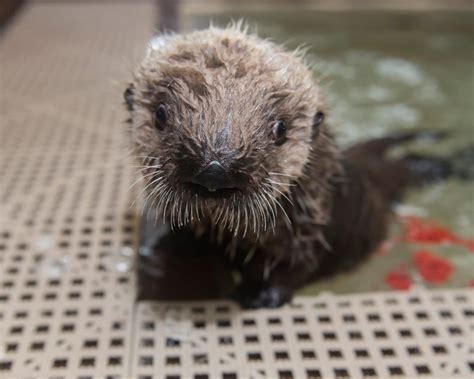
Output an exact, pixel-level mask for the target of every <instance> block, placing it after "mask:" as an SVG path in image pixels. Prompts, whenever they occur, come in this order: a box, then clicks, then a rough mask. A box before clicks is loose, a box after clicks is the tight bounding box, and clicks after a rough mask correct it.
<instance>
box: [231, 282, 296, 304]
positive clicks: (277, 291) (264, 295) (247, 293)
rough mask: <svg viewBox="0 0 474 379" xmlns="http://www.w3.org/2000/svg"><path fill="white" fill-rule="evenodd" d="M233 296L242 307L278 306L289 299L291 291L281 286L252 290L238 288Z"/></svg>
mask: <svg viewBox="0 0 474 379" xmlns="http://www.w3.org/2000/svg"><path fill="white" fill-rule="evenodd" d="M233 298H234V299H235V300H236V301H237V302H238V303H239V304H240V306H241V307H242V308H244V309H258V308H278V307H281V306H282V305H283V304H285V303H286V302H288V301H290V300H291V293H290V292H289V291H288V290H286V289H284V288H281V287H265V288H260V289H258V290H257V289H255V290H253V291H252V290H249V289H248V288H246V289H243V288H239V289H238V290H237V291H236V292H235V293H234V296H233Z"/></svg>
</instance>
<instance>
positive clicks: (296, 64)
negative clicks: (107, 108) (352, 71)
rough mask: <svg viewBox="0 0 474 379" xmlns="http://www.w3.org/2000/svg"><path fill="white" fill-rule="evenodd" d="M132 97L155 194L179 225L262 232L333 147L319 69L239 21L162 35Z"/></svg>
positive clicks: (139, 146) (139, 152) (136, 138)
mask: <svg viewBox="0 0 474 379" xmlns="http://www.w3.org/2000/svg"><path fill="white" fill-rule="evenodd" d="M125 100H126V103H127V107H128V109H129V110H130V112H131V136H132V140H133V145H134V152H135V155H136V156H138V157H139V159H140V160H141V163H142V165H143V170H142V172H143V173H144V176H145V178H146V187H145V188H146V189H145V192H146V194H147V198H148V200H150V201H151V202H152V203H153V205H154V206H155V207H157V208H158V209H159V212H161V213H162V214H163V216H164V218H165V219H166V220H167V221H169V222H170V223H171V224H172V225H175V226H181V225H186V224H192V223H195V222H197V221H198V220H199V219H203V218H206V219H207V220H208V221H210V222H211V223H214V224H215V225H221V226H225V227H227V228H228V229H230V230H233V231H235V232H237V231H238V230H244V233H245V232H246V231H247V228H248V229H249V230H253V232H255V233H257V234H258V233H259V232H261V231H263V230H265V229H267V228H269V227H270V226H271V225H272V224H274V223H275V221H276V220H277V219H278V218H279V217H280V216H279V212H282V211H283V209H282V202H284V201H286V200H285V199H286V198H290V197H291V194H290V192H291V189H292V186H294V185H295V183H297V182H298V180H300V179H301V178H302V177H303V176H304V174H305V170H306V167H307V166H308V164H309V161H310V160H311V158H314V157H315V156H317V153H318V151H317V150H318V149H319V147H321V151H323V150H324V140H325V138H324V135H325V134H326V132H325V125H324V122H323V121H324V112H325V110H324V104H323V99H322V96H321V94H320V92H319V87H318V86H317V85H316V84H315V83H314V82H313V79H312V75H311V72H310V70H309V69H308V68H307V67H306V66H305V64H304V62H303V60H302V59H301V58H300V57H299V56H298V54H295V53H289V52H286V51H284V50H283V49H282V48H281V47H279V46H278V45H276V44H274V43H271V42H268V41H265V40H261V39H259V38H258V37H256V36H254V35H250V34H248V33H246V31H241V30H240V28H239V27H231V28H228V29H218V28H210V29H208V30H205V31H199V32H194V33H191V34H188V35H171V36H163V37H157V38H155V39H153V40H152V41H151V42H150V44H149V46H148V51H147V54H146V57H145V59H144V61H143V62H142V64H141V66H140V68H139V70H138V71H137V72H136V74H135V79H134V81H133V83H132V84H131V85H130V86H129V87H128V88H127V90H126V91H125ZM283 217H284V216H283Z"/></svg>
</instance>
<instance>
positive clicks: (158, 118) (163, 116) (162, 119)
mask: <svg viewBox="0 0 474 379" xmlns="http://www.w3.org/2000/svg"><path fill="white" fill-rule="evenodd" d="M167 120H168V113H167V112H166V107H165V106H164V105H163V104H160V105H158V108H156V110H155V127H156V128H157V129H163V127H164V126H165V124H166V121H167Z"/></svg>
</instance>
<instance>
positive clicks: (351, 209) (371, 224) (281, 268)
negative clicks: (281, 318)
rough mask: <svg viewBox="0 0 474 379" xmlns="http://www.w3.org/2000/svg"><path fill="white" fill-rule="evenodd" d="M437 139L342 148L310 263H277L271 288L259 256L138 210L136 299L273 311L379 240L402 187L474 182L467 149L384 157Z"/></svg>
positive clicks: (419, 135)
mask: <svg viewBox="0 0 474 379" xmlns="http://www.w3.org/2000/svg"><path fill="white" fill-rule="evenodd" d="M444 137H445V134H444V133H430V132H411V133H405V134H399V135H393V136H388V137H384V138H379V139H374V140H370V141H367V142H363V143H359V144H356V145H355V146H352V147H350V148H348V149H347V150H345V151H344V154H343V156H344V168H345V174H346V176H345V178H344V180H342V181H338V180H335V181H334V190H333V196H334V203H333V210H332V217H331V221H330V222H329V223H328V224H327V225H326V227H325V231H324V235H325V242H324V243H322V244H321V246H319V250H321V254H320V259H319V261H318V262H317V266H315V265H312V264H301V263H300V264H296V265H289V264H279V265H276V266H275V267H272V268H271V270H272V281H271V283H270V282H268V281H267V280H265V278H264V276H262V272H264V271H265V270H266V267H265V257H264V254H260V252H259V251H256V252H255V253H254V254H253V255H252V257H251V258H250V259H249V258H248V255H247V252H245V251H238V252H237V254H236V255H235V256H234V257H233V258H232V259H230V258H229V257H228V255H226V254H224V251H223V250H224V248H223V247H222V246H225V245H226V244H225V243H224V244H217V243H214V242H212V241H213V238H211V236H209V235H208V234H204V235H201V236H200V237H196V235H195V234H194V233H193V232H192V231H191V230H189V229H187V228H181V229H175V230H173V231H172V230H171V229H170V227H169V226H168V225H165V224H159V225H157V224H156V222H155V220H156V218H155V217H154V216H155V215H154V214H153V209H150V210H149V212H144V214H147V215H148V217H144V218H143V222H142V230H141V233H142V235H141V244H140V254H139V257H138V279H139V294H138V298H139V300H145V299H146V300H150V299H153V300H197V299H215V298H223V297H224V298H225V297H231V298H233V299H235V300H237V301H238V302H239V303H240V304H241V305H242V307H244V308H259V307H278V306H280V305H282V304H283V303H285V302H286V301H288V300H290V299H291V296H292V294H293V292H294V291H295V290H296V289H297V288H298V287H300V286H302V285H304V284H307V283H308V282H311V281H314V280H317V279H319V278H322V277H327V276H329V275H333V274H336V273H338V272H341V271H345V270H350V269H352V268H353V267H354V266H356V265H357V264H359V263H361V262H362V261H363V260H364V259H365V258H366V257H368V256H369V255H370V254H371V253H372V252H373V251H375V250H376V248H377V246H378V245H379V244H380V243H381V242H382V241H383V240H384V238H385V237H386V234H387V228H388V226H389V223H390V218H391V215H392V214H391V209H392V206H393V204H394V203H396V202H397V201H399V200H401V198H402V196H403V194H404V191H405V190H407V189H408V188H410V187H421V186H426V185H430V184H433V183H436V182H439V181H442V180H446V179H447V178H451V177H454V178H457V179H459V180H472V179H473V178H474V147H469V148H466V149H463V150H461V151H459V152H457V153H455V154H453V155H452V156H448V157H434V156H426V155H416V154H406V155H404V156H402V157H401V158H390V157H389V154H388V152H389V150H390V149H391V148H393V147H396V146H398V145H400V144H403V143H408V142H412V141H414V140H426V141H428V142H435V141H437V140H439V139H441V138H444ZM232 273H234V274H236V275H234V276H232V275H231V274H232ZM236 276H237V280H236V278H235V277H236ZM236 281H237V282H238V284H237V285H236V284H235V282H236Z"/></svg>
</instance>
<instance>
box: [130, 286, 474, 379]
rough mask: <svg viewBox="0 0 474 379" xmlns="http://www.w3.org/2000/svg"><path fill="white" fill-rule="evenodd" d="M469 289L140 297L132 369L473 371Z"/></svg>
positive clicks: (149, 372)
mask: <svg viewBox="0 0 474 379" xmlns="http://www.w3.org/2000/svg"><path fill="white" fill-rule="evenodd" d="M473 305H474V296H473V292H472V291H470V290H458V291H454V290H452V291H437V292H427V291H418V292H417V291H413V292H412V293H410V294H406V293H389V294H387V293H370V294H364V295H350V296H334V295H329V294H326V295H321V296H318V297H314V298H312V297H301V298H298V299H296V300H295V301H294V302H293V304H291V305H290V306H286V307H284V308H283V309H278V310H259V311H253V312H241V311H240V310H239V308H238V307H236V306H235V305H234V304H233V303H231V302H214V303H209V302H207V303H202V302H195V303H186V304H184V303H183V304H180V303H154V302H143V303H140V304H139V305H138V313H137V316H136V327H137V329H136V332H135V333H134V338H133V341H134V342H133V343H134V347H133V349H134V354H133V362H132V370H133V371H132V372H133V373H134V377H138V378H140V379H145V378H166V379H171V378H173V379H178V378H181V379H184V378H195V379H205V378H207V379H212V378H222V379H230V378H254V379H257V378H258V379H260V378H262V379H263V378H298V379H299V378H333V377H351V378H361V377H379V378H388V377H408V378H414V377H418V376H420V377H436V378H451V377H455V376H459V377H466V378H467V377H470V376H472V372H473V371H474V367H473V366H474V345H473V338H472V337H473V335H474V334H473V333H474V309H473Z"/></svg>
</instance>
